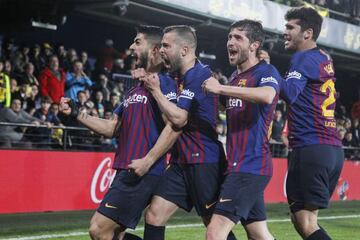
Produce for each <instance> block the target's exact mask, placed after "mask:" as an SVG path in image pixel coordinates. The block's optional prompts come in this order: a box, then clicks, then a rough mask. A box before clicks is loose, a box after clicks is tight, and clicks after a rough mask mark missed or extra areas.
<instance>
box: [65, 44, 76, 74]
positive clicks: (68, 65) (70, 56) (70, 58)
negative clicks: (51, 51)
mask: <svg viewBox="0 0 360 240" xmlns="http://www.w3.org/2000/svg"><path fill="white" fill-rule="evenodd" d="M77 59H78V55H77V52H76V50H75V49H73V48H70V49H69V50H68V51H67V53H66V59H65V60H64V70H65V71H66V72H68V71H70V70H72V67H73V63H74V61H75V60H77Z"/></svg>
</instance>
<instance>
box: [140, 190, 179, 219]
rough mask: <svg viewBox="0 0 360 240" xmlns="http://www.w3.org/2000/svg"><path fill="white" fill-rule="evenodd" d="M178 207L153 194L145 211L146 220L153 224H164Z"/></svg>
mask: <svg viewBox="0 0 360 240" xmlns="http://www.w3.org/2000/svg"><path fill="white" fill-rule="evenodd" d="M178 208H179V207H178V206H177V205H176V204H175V203H173V202H171V201H168V200H166V199H164V198H162V197H160V196H156V195H155V196H154V197H153V198H152V200H151V203H150V206H149V208H148V209H147V211H146V222H147V223H149V224H152V225H155V226H164V225H165V224H166V222H167V221H168V220H169V218H170V217H171V216H172V215H173V214H174V213H175V212H176V210H177V209H178Z"/></svg>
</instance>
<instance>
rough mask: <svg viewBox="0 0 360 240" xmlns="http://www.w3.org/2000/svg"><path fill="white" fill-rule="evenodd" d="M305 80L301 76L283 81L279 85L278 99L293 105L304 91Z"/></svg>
mask: <svg viewBox="0 0 360 240" xmlns="http://www.w3.org/2000/svg"><path fill="white" fill-rule="evenodd" d="M306 83H307V80H306V79H305V78H304V77H302V76H301V74H300V76H297V77H291V78H287V79H285V80H284V81H283V82H282V84H281V91H280V97H281V98H282V99H284V100H285V101H286V102H287V103H289V104H293V103H294V102H295V101H296V99H297V98H298V96H299V95H300V93H301V92H302V91H303V90H304V87H305V85H306Z"/></svg>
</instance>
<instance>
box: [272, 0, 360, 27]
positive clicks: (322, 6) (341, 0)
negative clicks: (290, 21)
mask: <svg viewBox="0 0 360 240" xmlns="http://www.w3.org/2000/svg"><path fill="white" fill-rule="evenodd" d="M272 1H274V2H277V3H280V4H285V5H289V6H301V5H306V6H309V7H313V8H315V9H317V10H318V12H319V13H320V15H322V16H323V17H331V18H334V19H338V20H341V21H345V22H349V23H352V24H355V25H359V24H360V1H359V0H305V1H304V0H272Z"/></svg>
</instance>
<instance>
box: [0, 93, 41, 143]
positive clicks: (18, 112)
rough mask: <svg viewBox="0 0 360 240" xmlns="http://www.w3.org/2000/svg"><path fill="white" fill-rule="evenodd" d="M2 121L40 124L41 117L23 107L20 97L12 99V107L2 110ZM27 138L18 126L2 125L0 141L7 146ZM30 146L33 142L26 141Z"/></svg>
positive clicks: (0, 114)
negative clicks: (31, 113)
mask: <svg viewBox="0 0 360 240" xmlns="http://www.w3.org/2000/svg"><path fill="white" fill-rule="evenodd" d="M0 122H9V123H32V124H34V126H39V125H40V122H41V121H40V119H37V118H35V117H33V116H31V115H30V114H28V113H27V112H25V111H24V110H22V109H21V101H20V99H16V98H14V99H12V101H11V107H10V108H3V109H2V110H1V112H0ZM21 140H25V138H24V134H23V132H22V131H21V130H19V128H18V127H16V126H0V143H1V144H2V145H3V146H5V147H11V146H12V145H13V144H14V143H15V144H18V143H20V141H21ZM25 146H26V147H30V146H31V143H25Z"/></svg>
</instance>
